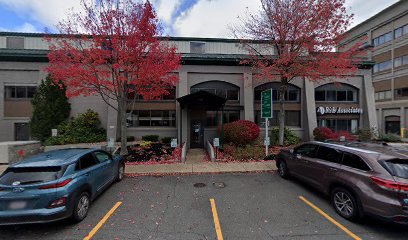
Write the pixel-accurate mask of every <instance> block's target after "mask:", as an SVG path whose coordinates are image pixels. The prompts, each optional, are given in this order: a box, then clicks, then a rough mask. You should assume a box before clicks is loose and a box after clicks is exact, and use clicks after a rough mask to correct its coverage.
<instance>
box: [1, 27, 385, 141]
mask: <svg viewBox="0 0 408 240" xmlns="http://www.w3.org/2000/svg"><path fill="white" fill-rule="evenodd" d="M7 37H23V38H24V41H25V45H24V48H23V49H8V48H7V45H6V42H7V41H6V40H5V39H6V38H7ZM171 42H172V43H173V44H175V45H177V46H178V47H179V52H180V53H181V54H182V56H183V65H182V66H181V67H180V69H179V70H178V71H177V73H176V74H178V76H179V82H178V84H177V86H176V94H175V98H174V99H170V100H156V101H150V102H146V101H143V100H140V101H135V103H134V104H132V106H131V107H130V108H129V111H132V112H131V113H132V114H135V116H134V119H133V116H131V119H130V122H131V123H132V124H133V123H135V124H133V125H132V124H131V125H129V128H128V135H129V136H135V137H136V138H138V139H140V138H141V137H142V136H143V135H151V134H156V135H159V136H160V137H173V138H178V142H179V143H181V142H183V143H187V146H189V147H190V146H192V145H191V139H192V138H193V136H194V134H193V127H192V124H193V121H197V118H200V119H201V121H202V123H201V124H202V125H201V127H202V128H203V141H206V140H211V139H212V138H213V137H215V136H217V124H212V125H211V124H209V122H211V121H216V122H217V123H220V121H221V120H220V115H221V113H224V114H226V116H228V119H231V120H232V119H234V120H236V119H237V118H238V119H245V120H250V121H258V123H259V124H260V126H261V130H262V131H261V132H262V135H264V128H263V127H264V125H262V123H261V122H262V120H261V119H259V117H258V118H257V116H258V115H259V111H260V106H261V104H260V99H258V98H257V95H256V93H257V91H258V92H259V91H260V90H259V89H261V88H262V87H264V86H266V85H265V84H270V82H268V81H264V82H261V81H258V80H255V77H254V74H253V73H252V70H251V68H250V67H247V66H242V65H240V64H239V58H240V57H242V56H245V52H244V51H243V49H242V48H241V47H240V43H239V41H238V40H232V39H200V38H172V39H171ZM197 42H198V43H199V44H200V45H201V46H203V49H202V50H203V53H201V54H197V53H193V52H191V51H190V47H191V43H197ZM46 52H47V46H46V44H45V43H44V42H43V41H42V38H41V35H40V34H37V35H36V34H17V36H15V34H14V35H13V34H8V33H1V34H0V141H9V140H15V135H16V133H15V124H16V123H20V122H21V123H26V122H28V121H29V118H30V114H31V108H30V104H29V99H23V100H21V99H9V98H6V97H5V95H4V94H5V86H9V85H13V84H14V85H21V86H31V85H34V86H35V85H37V84H39V83H40V81H41V80H42V79H44V78H45V77H46V74H47V73H46V72H45V71H44V68H45V66H46V65H47V58H46ZM270 54H273V51H271V52H270ZM336 82H337V84H333V83H332V82H331V81H328V80H327V81H321V82H318V83H314V82H311V81H309V80H308V79H303V78H295V79H293V80H292V81H291V83H290V86H291V89H293V92H292V93H293V94H294V96H293V98H294V100H293V101H288V102H287V103H285V110H286V111H289V112H290V113H291V114H293V115H292V116H294V117H295V118H296V119H291V120H295V121H292V123H293V122H294V124H293V125H292V126H289V127H290V128H291V129H292V130H293V131H294V132H296V134H297V135H299V136H300V137H301V138H302V139H304V140H310V139H312V138H313V130H314V129H315V128H316V127H317V126H318V125H319V123H322V122H324V121H329V120H330V121H332V122H333V123H336V120H337V119H338V120H339V121H340V120H346V121H348V120H350V121H351V119H352V121H353V126H354V127H358V128H371V127H377V122H376V112H375V109H374V90H373V89H374V88H373V84H372V82H373V81H372V78H371V70H370V69H369V68H368V69H360V70H359V71H358V73H357V74H356V75H355V76H347V77H344V78H341V79H336ZM203 84H204V85H203ZM211 84H213V85H211ZM200 86H201V87H200ZM202 86H206V88H207V90H214V91H216V90H217V91H218V90H219V89H221V90H222V89H223V88H225V89H232V90H231V91H232V92H231V93H236V95H234V99H233V100H228V101H227V102H226V104H225V105H224V108H223V110H221V109H219V110H218V111H213V112H211V113H208V112H206V111H204V112H203V111H201V113H200V111H197V110H194V109H191V108H182V107H181V105H180V103H179V102H178V101H177V100H176V98H180V97H183V96H186V95H189V94H191V93H193V90H194V89H201V88H202ZM211 86H213V87H211ZM220 86H221V87H220ZM327 86H329V87H328V88H327V89H332V90H327V91H332V92H333V91H334V92H336V91H342V86H344V87H345V89H346V88H347V89H351V90H350V92H353V96H354V98H353V99H352V100H350V101H345V102H343V101H340V100H339V101H337V100H336V101H326V100H324V101H316V96H315V93H316V90H317V89H326V87H327ZM339 86H340V87H339ZM208 88H210V89H208ZM225 89H224V90H225ZM225 91H227V90H225ZM228 91H229V90H228ZM324 91H326V90H324ZM346 93H347V92H346ZM288 94H289V93H288ZM226 96H227V95H226ZM70 102H71V104H72V105H71V107H72V111H71V116H75V115H77V114H78V113H82V112H84V111H86V110H87V109H93V110H95V111H97V112H98V113H99V115H100V118H101V122H102V125H103V127H105V128H106V129H107V133H108V138H115V133H116V129H117V124H116V122H117V118H116V112H115V110H113V109H112V108H110V107H109V106H108V105H107V104H106V103H104V102H103V101H102V99H101V98H99V97H97V96H91V97H86V98H85V97H78V98H72V99H70ZM112 104H114V103H113V102H112ZM273 105H274V110H277V109H278V105H277V104H273ZM319 107H322V108H342V109H346V110H347V109H351V108H353V109H354V108H355V109H359V110H358V112H355V113H351V114H338V113H337V114H336V113H331V114H325V115H324V116H323V114H318V113H317V109H319ZM149 111H150V112H149ZM146 113H148V114H150V115H149V117H147V118H146V117H144V116H143V115H144V114H146ZM158 113H160V114H162V115H161V116H156V114H158ZM163 114H167V115H163ZM211 114H212V115H211ZM227 114H230V115H227ZM211 117H212V118H211ZM275 117H276V116H275ZM146 119H147V120H146ZM162 119H165V120H162ZM200 119H199V120H200ZM214 119H215V120H214ZM173 121H174V124H173ZM156 123H159V124H157V125H156ZM148 124H151V125H149V126H147V125H148ZM160 124H162V125H161V126H159V125H160ZM346 124H349V125H350V122H346ZM346 127H347V126H346ZM349 128H350V127H349Z"/></svg>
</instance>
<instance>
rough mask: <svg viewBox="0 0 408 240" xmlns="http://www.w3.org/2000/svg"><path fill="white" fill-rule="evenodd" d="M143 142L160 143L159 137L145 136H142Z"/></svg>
mask: <svg viewBox="0 0 408 240" xmlns="http://www.w3.org/2000/svg"><path fill="white" fill-rule="evenodd" d="M142 140H143V141H149V142H158V141H159V135H144V136H142Z"/></svg>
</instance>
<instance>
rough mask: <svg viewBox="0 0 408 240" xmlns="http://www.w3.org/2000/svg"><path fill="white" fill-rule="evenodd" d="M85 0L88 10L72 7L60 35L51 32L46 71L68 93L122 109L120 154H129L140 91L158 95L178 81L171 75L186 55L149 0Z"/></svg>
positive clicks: (151, 96) (47, 38)
mask: <svg viewBox="0 0 408 240" xmlns="http://www.w3.org/2000/svg"><path fill="white" fill-rule="evenodd" d="M92 2H93V4H88V3H89V1H86V0H82V1H81V3H82V7H83V9H82V10H83V11H82V12H80V13H78V12H73V11H71V12H70V13H69V14H68V15H67V18H66V20H64V21H62V22H60V23H59V24H58V29H59V31H60V33H61V34H60V35H57V36H56V35H52V36H47V37H46V40H47V41H48V42H49V44H50V53H49V54H48V58H49V66H48V67H47V70H48V72H49V73H51V74H52V76H53V79H54V80H55V81H56V82H58V81H62V82H63V83H64V84H65V86H66V87H67V96H68V97H76V96H80V95H82V96H89V95H99V96H100V97H101V98H102V99H103V101H105V102H106V104H108V105H109V106H110V107H111V108H113V109H115V110H116V111H117V113H118V114H117V115H118V124H119V125H120V127H118V130H119V131H118V132H119V134H118V135H120V137H121V154H126V153H127V149H126V144H127V126H126V125H127V124H126V116H127V111H128V109H129V107H130V106H129V105H130V104H132V101H130V100H129V99H128V96H129V95H131V96H134V95H136V94H139V95H141V96H143V99H155V98H157V97H159V96H161V95H163V94H164V95H166V94H169V89H170V88H173V87H174V86H175V84H176V83H177V82H178V76H177V75H176V74H172V72H174V71H176V70H177V69H178V68H179V64H180V59H181V56H180V54H178V53H177V52H176V50H177V49H176V47H175V46H171V44H169V42H168V39H165V38H158V36H160V34H161V32H160V28H159V25H158V19H157V16H156V13H155V11H154V10H153V8H152V6H151V4H150V3H149V1H147V2H145V3H140V2H137V3H135V2H133V1H131V0H98V1H92Z"/></svg>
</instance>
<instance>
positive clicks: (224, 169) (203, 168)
mask: <svg viewBox="0 0 408 240" xmlns="http://www.w3.org/2000/svg"><path fill="white" fill-rule="evenodd" d="M6 168H7V165H0V173H2V172H3V171H4V170H6ZM274 170H277V169H276V166H275V161H267V162H242V163H241V162H233V163H210V162H208V163H173V164H150V165H147V164H146V165H144V164H139V165H127V166H126V171H125V173H126V174H136V175H138V174H140V175H159V174H199V173H229V172H266V171H274Z"/></svg>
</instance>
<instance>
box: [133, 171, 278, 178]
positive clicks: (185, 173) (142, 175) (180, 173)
mask: <svg viewBox="0 0 408 240" xmlns="http://www.w3.org/2000/svg"><path fill="white" fill-rule="evenodd" d="M276 171H277V170H257V171H231V172H163V173H125V176H126V177H131V178H132V177H144V176H188V175H206V174H211V175H218V174H228V173H229V174H231V173H232V174H234V173H237V174H257V173H273V172H276Z"/></svg>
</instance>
